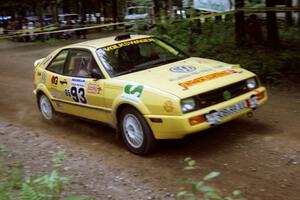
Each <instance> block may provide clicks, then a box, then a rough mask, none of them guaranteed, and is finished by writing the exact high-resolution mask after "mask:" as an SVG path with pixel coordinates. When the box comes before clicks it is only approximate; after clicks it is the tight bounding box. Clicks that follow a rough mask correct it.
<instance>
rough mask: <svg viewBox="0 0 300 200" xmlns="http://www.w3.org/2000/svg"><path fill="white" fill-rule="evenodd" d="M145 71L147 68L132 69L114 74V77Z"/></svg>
mask: <svg viewBox="0 0 300 200" xmlns="http://www.w3.org/2000/svg"><path fill="white" fill-rule="evenodd" d="M145 69H147V67H143V68H132V69H129V70H127V71H124V72H120V73H117V74H115V75H114V76H121V75H124V74H128V73H132V72H138V71H142V70H145Z"/></svg>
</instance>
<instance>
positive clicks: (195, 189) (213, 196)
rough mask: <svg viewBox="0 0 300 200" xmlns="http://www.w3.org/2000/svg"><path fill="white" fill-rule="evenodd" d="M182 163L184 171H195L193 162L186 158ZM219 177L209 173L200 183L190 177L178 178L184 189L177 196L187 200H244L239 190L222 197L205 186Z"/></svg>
mask: <svg viewBox="0 0 300 200" xmlns="http://www.w3.org/2000/svg"><path fill="white" fill-rule="evenodd" d="M184 161H185V163H186V166H185V167H184V170H187V171H192V170H195V169H196V161H195V160H192V159H191V158H190V157H188V158H186V159H185V160H184ZM219 175H220V172H210V173H209V174H207V175H206V176H204V177H203V178H202V180H200V181H197V180H194V179H193V178H192V177H186V176H183V177H181V178H180V183H181V184H182V185H183V186H184V187H181V188H180V191H179V192H178V194H177V196H178V197H179V198H181V199H188V200H245V199H244V198H242V197H241V192H240V191H239V190H234V191H233V192H232V193H231V194H230V195H228V196H223V195H222V194H220V193H219V192H218V190H217V189H215V188H214V187H212V186H209V185H207V181H210V180H213V179H214V178H216V177H218V176H219Z"/></svg>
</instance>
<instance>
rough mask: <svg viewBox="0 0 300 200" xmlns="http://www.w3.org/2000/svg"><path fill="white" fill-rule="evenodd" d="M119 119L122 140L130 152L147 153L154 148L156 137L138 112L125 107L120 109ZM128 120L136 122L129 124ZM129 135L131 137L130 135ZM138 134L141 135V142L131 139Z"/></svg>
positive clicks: (137, 136)
mask: <svg viewBox="0 0 300 200" xmlns="http://www.w3.org/2000/svg"><path fill="white" fill-rule="evenodd" d="M119 119H120V120H119V128H120V130H121V134H122V138H123V141H124V143H125V144H126V146H127V147H128V149H129V150H130V151H131V152H133V153H135V154H137V155H147V154H149V153H151V152H152V151H153V150H154V149H155V146H156V139H155V138H154V136H153V133H152V130H151V128H150V127H149V125H148V123H147V121H146V120H145V118H144V117H143V116H142V114H141V113H140V112H138V111H137V110H136V109H134V108H132V107H127V108H125V109H124V110H122V112H121V116H120V118H119ZM130 120H131V121H130ZM130 122H137V124H135V125H132V124H134V123H132V124H130ZM128 124H129V125H128ZM131 129H132V130H131ZM134 130H135V131H134ZM130 135H132V136H133V137H130ZM140 136H142V142H140V141H139V139H136V140H134V139H133V138H134V137H135V138H139V137H140ZM134 141H137V142H136V143H137V145H135V144H134Z"/></svg>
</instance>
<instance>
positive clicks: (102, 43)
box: [67, 35, 151, 49]
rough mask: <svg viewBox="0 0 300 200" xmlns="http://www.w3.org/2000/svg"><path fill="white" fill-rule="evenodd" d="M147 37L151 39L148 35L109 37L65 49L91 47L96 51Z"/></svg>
mask: <svg viewBox="0 0 300 200" xmlns="http://www.w3.org/2000/svg"><path fill="white" fill-rule="evenodd" d="M149 37H151V36H149V35H130V38H129V39H123V40H115V38H116V36H111V37H105V38H101V39H95V40H89V41H85V42H80V43H76V44H72V45H69V46H67V47H68V48H73V47H89V48H91V47H92V48H95V49H98V48H102V47H106V46H110V45H114V44H118V43H121V42H126V41H131V40H136V39H142V38H149Z"/></svg>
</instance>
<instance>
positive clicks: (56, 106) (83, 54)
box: [34, 34, 267, 155]
mask: <svg viewBox="0 0 300 200" xmlns="http://www.w3.org/2000/svg"><path fill="white" fill-rule="evenodd" d="M34 65H35V75H34V85H35V90H34V94H35V95H36V97H37V102H38V106H39V109H40V111H41V113H42V115H43V117H44V118H45V119H46V120H52V119H53V117H54V114H55V113H56V112H60V113H67V114H71V115H75V116H79V117H83V118H87V119H90V120H95V121H98V122H103V123H105V124H108V125H110V126H111V127H113V128H115V129H117V130H119V131H120V132H121V134H122V137H123V140H124V142H125V143H126V145H127V147H128V148H129V149H130V150H131V151H132V152H134V153H136V154H140V155H144V154H147V153H149V152H150V151H151V150H152V149H153V148H154V146H155V144H156V141H157V140H158V139H175V138H182V137H184V136H186V135H188V134H191V133H195V132H199V131H201V130H204V129H208V128H210V127H213V126H215V125H218V124H221V123H224V122H227V121H229V120H232V119H234V118H237V117H239V116H241V115H244V114H246V113H249V112H251V111H252V110H254V109H256V108H257V107H258V106H260V105H262V104H263V103H264V102H265V101H266V100H267V93H266V89H265V88H264V87H262V86H261V85H260V83H259V80H258V78H257V77H256V75H255V74H253V73H251V72H249V71H247V70H245V69H242V68H240V67H239V66H238V65H230V64H226V63H222V62H218V61H214V60H209V59H204V58H196V57H189V56H187V55H186V54H185V53H183V52H182V51H180V50H179V49H177V48H175V47H173V46H172V45H170V44H169V43H167V42H165V41H163V40H161V39H159V38H156V37H151V36H144V35H128V34H127V35H126V34H124V35H119V36H116V37H108V38H103V39H98V40H92V41H87V42H83V43H78V44H73V45H70V46H66V47H63V48H60V49H58V50H56V51H54V52H53V53H51V54H50V55H49V56H47V57H46V58H42V59H39V60H37V61H36V62H35V63H34Z"/></svg>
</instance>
